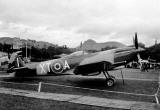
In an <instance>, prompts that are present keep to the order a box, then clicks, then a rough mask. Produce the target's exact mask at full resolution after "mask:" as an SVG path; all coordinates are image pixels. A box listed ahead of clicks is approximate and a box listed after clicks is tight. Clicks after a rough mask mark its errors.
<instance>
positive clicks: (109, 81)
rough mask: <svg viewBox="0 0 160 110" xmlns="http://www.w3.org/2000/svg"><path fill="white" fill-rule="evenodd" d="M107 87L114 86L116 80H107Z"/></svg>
mask: <svg viewBox="0 0 160 110" xmlns="http://www.w3.org/2000/svg"><path fill="white" fill-rule="evenodd" d="M107 86H108V87H112V86H114V79H112V78H109V79H107Z"/></svg>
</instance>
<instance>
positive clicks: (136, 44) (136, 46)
mask: <svg viewBox="0 0 160 110" xmlns="http://www.w3.org/2000/svg"><path fill="white" fill-rule="evenodd" d="M134 46H135V48H136V49H138V38H137V32H136V33H135V38H134Z"/></svg>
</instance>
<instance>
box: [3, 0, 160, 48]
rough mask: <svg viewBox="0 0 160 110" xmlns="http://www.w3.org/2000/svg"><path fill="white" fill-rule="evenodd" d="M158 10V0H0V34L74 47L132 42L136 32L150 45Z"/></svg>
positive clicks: (154, 36) (156, 36)
mask: <svg viewBox="0 0 160 110" xmlns="http://www.w3.org/2000/svg"><path fill="white" fill-rule="evenodd" d="M159 10H160V1H159V0H154V1H153V0H141V1H139V0H94V1H93V0H0V13H1V14H0V33H1V36H6V35H7V36H8V35H11V36H20V37H22V38H26V39H27V38H30V39H35V40H43V41H48V42H51V43H56V44H59V45H63V44H66V45H68V46H70V47H75V46H77V45H79V43H80V42H81V41H84V40H87V39H89V38H91V39H94V40H96V41H97V42H104V41H109V40H112V41H113V40H114V41H119V42H123V43H125V44H131V43H132V37H133V36H134V32H138V35H139V40H140V41H142V42H144V43H146V45H151V44H153V42H154V40H155V39H157V40H160V38H159V36H160V32H159V30H158V29H159V28H160V22H159V19H160V12H159ZM149 41H151V42H149Z"/></svg>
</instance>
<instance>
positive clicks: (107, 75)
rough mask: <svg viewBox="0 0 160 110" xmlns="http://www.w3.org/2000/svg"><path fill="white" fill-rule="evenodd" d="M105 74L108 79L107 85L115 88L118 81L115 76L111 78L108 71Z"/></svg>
mask: <svg viewBox="0 0 160 110" xmlns="http://www.w3.org/2000/svg"><path fill="white" fill-rule="evenodd" d="M103 74H104V76H105V78H106V84H107V86H108V87H112V86H114V84H115V82H116V79H115V77H114V76H111V75H110V74H109V73H108V71H103Z"/></svg>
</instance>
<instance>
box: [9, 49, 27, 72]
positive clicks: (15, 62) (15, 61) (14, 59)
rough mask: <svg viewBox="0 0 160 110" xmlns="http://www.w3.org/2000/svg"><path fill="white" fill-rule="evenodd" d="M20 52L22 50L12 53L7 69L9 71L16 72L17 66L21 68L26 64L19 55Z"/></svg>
mask: <svg viewBox="0 0 160 110" xmlns="http://www.w3.org/2000/svg"><path fill="white" fill-rule="evenodd" d="M19 53H21V51H18V52H16V53H13V54H11V57H10V60H9V65H8V70H7V72H8V73H11V72H14V69H15V68H20V67H24V66H25V64H24V62H23V60H22V59H21V58H20V56H19Z"/></svg>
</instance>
